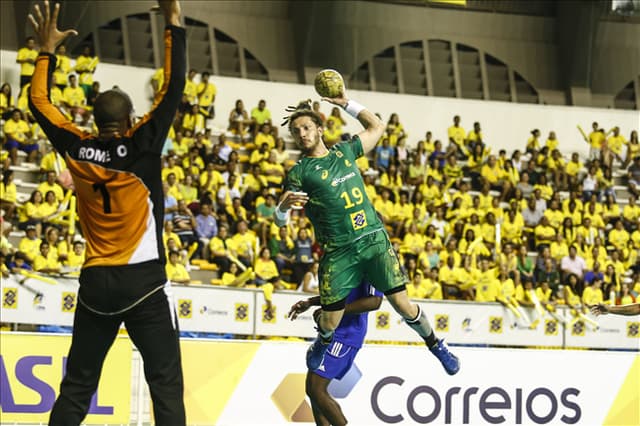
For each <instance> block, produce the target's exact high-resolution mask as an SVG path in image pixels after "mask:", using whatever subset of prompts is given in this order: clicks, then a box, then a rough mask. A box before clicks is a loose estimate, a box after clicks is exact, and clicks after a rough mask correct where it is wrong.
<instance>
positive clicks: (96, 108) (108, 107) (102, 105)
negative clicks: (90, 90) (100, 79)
mask: <svg viewBox="0 0 640 426" xmlns="http://www.w3.org/2000/svg"><path fill="white" fill-rule="evenodd" d="M132 112H133V104H132V103H131V99H130V98H129V95H127V94H126V93H124V92H123V91H122V90H117V89H116V90H107V91H106V92H102V93H100V94H99V95H98V97H97V98H96V101H95V103H94V105H93V115H94V117H95V120H96V125H97V126H98V128H99V129H101V128H103V127H105V126H114V125H119V124H122V123H126V122H128V120H129V117H130V116H131V113H132Z"/></svg>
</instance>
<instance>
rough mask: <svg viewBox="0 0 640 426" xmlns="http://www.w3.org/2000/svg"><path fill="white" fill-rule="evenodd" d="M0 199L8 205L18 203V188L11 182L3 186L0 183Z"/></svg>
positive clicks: (2, 183)
mask: <svg viewBox="0 0 640 426" xmlns="http://www.w3.org/2000/svg"><path fill="white" fill-rule="evenodd" d="M0 199H1V200H3V201H8V202H10V203H16V202H17V201H18V188H17V187H16V184H15V183H13V182H11V183H10V184H8V185H7V186H5V184H4V182H2V181H0Z"/></svg>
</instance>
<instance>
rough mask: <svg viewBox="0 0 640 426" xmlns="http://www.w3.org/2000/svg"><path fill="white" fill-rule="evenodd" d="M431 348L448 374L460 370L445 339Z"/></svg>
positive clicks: (456, 358)
mask: <svg viewBox="0 0 640 426" xmlns="http://www.w3.org/2000/svg"><path fill="white" fill-rule="evenodd" d="M429 350H430V351H431V353H432V354H434V355H435V356H436V358H438V360H439V361H440V363H441V364H442V366H443V367H444V369H445V371H446V372H447V374H449V375H450V376H453V375H454V374H456V373H457V372H458V371H460V361H459V360H458V357H457V356H455V355H454V354H452V353H451V352H449V348H447V346H446V345H445V344H444V339H438V344H437V345H435V346H434V347H433V348H431V349H429ZM307 359H308V358H307Z"/></svg>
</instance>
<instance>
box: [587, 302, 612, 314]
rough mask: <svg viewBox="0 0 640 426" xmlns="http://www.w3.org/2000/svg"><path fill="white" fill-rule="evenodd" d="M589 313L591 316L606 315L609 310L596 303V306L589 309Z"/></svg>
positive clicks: (605, 306)
mask: <svg viewBox="0 0 640 426" xmlns="http://www.w3.org/2000/svg"><path fill="white" fill-rule="evenodd" d="M591 313H592V314H593V315H596V316H597V315H606V314H608V313H609V309H608V308H607V305H605V304H603V303H598V304H597V305H593V306H592V307H591Z"/></svg>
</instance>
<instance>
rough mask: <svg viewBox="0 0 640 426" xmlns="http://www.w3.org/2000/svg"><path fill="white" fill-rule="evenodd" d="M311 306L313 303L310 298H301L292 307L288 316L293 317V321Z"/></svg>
mask: <svg viewBox="0 0 640 426" xmlns="http://www.w3.org/2000/svg"><path fill="white" fill-rule="evenodd" d="M310 306H311V304H310V303H309V301H308V300H299V301H297V302H296V303H295V304H294V305H293V306H292V307H291V309H290V310H289V313H288V314H287V317H288V318H289V319H291V321H293V320H294V319H296V318H298V315H300V314H302V313H304V312H306V311H307V309H309V307H310Z"/></svg>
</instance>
